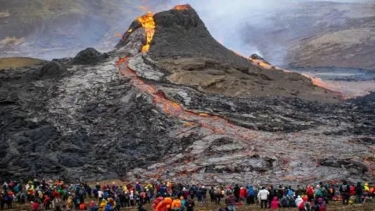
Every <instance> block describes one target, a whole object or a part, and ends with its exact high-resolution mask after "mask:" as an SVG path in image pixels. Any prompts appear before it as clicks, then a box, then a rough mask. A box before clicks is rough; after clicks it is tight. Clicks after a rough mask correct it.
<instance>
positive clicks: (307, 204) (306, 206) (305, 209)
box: [303, 201, 311, 211]
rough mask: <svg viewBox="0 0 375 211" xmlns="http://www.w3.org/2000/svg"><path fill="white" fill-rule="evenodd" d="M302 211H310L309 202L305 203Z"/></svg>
mask: <svg viewBox="0 0 375 211" xmlns="http://www.w3.org/2000/svg"><path fill="white" fill-rule="evenodd" d="M303 208H304V211H311V204H310V202H308V201H307V202H305V203H304V205H303Z"/></svg>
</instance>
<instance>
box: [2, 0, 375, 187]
mask: <svg viewBox="0 0 375 211" xmlns="http://www.w3.org/2000/svg"><path fill="white" fill-rule="evenodd" d="M252 59H254V56H253V57H252V58H251V59H247V58H245V57H243V56H240V55H238V54H236V53H235V52H233V51H231V50H229V49H227V48H225V47H224V46H222V45H221V44H220V43H218V42H217V41H216V40H215V39H213V38H212V36H211V35H210V33H209V32H208V30H207V28H206V27H205V25H204V23H203V22H202V21H201V19H200V18H199V16H198V15H197V13H196V12H195V11H194V9H193V8H191V6H189V5H179V6H176V7H175V8H173V9H171V10H169V11H163V12H160V13H157V14H152V13H147V14H145V15H143V16H141V17H138V18H136V20H134V22H133V23H132V24H131V25H130V27H129V28H128V29H127V30H126V32H125V33H124V35H123V37H122V39H121V40H120V41H119V43H118V44H117V45H116V47H115V49H114V50H113V51H111V52H108V53H105V54H102V53H99V52H97V51H96V50H95V49H92V48H89V49H86V50H84V51H82V52H80V53H79V54H78V55H77V56H76V57H75V58H64V59H56V60H54V61H52V62H44V63H43V64H41V65H33V66H31V67H22V68H17V69H5V70H3V71H1V72H0V93H1V95H0V114H1V116H2V119H1V120H0V130H1V140H2V141H1V142H0V158H1V160H0V166H1V167H2V169H3V170H2V171H1V172H0V177H1V179H8V178H11V179H14V178H23V179H28V178H31V177H44V178H45V177H50V178H56V177H60V178H64V179H65V180H70V179H80V180H85V181H90V180H92V181H94V180H96V181H97V180H105V179H113V178H121V179H125V180H135V179H137V180H138V181H149V180H153V179H162V180H172V181H181V182H189V183H191V182H199V183H206V184H207V183H209V184H214V183H222V182H226V183H227V182H229V183H232V182H236V183H248V182H249V181H251V182H254V183H278V184H280V183H281V182H283V184H285V182H287V183H289V184H294V183H308V182H315V181H328V180H329V181H332V180H338V179H342V178H346V179H349V180H352V181H360V180H367V179H372V178H373V177H374V176H375V169H374V167H375V162H374V161H375V160H374V159H372V158H373V148H372V144H373V142H374V140H375V137H374V135H375V132H374V131H375V124H374V122H373V121H372V120H373V119H374V118H375V113H374V110H373V107H374V105H375V97H374V94H372V95H369V96H366V97H362V98H358V99H355V100H346V101H345V100H342V99H340V97H339V96H338V95H337V93H334V92H331V91H329V90H327V89H325V88H324V87H320V86H317V85H316V84H314V81H312V80H311V79H310V78H307V77H304V76H302V75H299V74H297V73H289V72H286V71H283V70H281V69H278V68H276V67H270V68H268V69H267V68H264V65H262V64H263V63H262V60H260V59H258V58H255V59H257V60H259V61H258V62H254V60H252ZM270 66H272V65H270ZM349 149H350V150H349Z"/></svg>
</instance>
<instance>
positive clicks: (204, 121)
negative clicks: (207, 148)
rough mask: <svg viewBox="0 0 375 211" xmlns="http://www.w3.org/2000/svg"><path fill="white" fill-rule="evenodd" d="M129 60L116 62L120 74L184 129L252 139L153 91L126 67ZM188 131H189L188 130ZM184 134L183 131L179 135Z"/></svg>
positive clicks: (219, 119)
mask: <svg viewBox="0 0 375 211" xmlns="http://www.w3.org/2000/svg"><path fill="white" fill-rule="evenodd" d="M129 59H130V58H127V57H124V58H122V59H120V60H119V61H118V62H117V66H118V68H119V71H120V73H121V74H122V75H123V76H124V77H126V78H130V79H131V82H132V84H133V85H134V86H135V87H137V88H138V89H139V90H140V91H142V92H144V93H147V94H149V95H150V96H152V98H153V102H154V103H155V105H156V106H157V107H158V108H159V109H161V110H162V111H163V112H164V113H165V114H167V115H169V116H170V117H176V118H179V119H180V120H182V121H184V123H183V125H184V126H185V127H189V128H192V127H196V126H199V127H202V128H205V129H208V130H210V131H211V132H212V133H214V134H217V135H223V134H226V135H228V136H232V137H238V138H239V139H241V140H248V141H249V140H251V139H252V138H254V134H253V133H251V130H250V129H247V128H243V127H239V126H236V125H233V124H231V123H229V122H228V121H227V120H226V119H224V118H222V117H218V116H213V115H210V114H206V113H195V112H193V111H188V110H185V109H184V108H183V107H182V106H181V105H179V104H178V103H175V102H173V101H171V100H169V99H167V97H166V96H165V94H164V92H162V91H160V90H155V88H154V87H152V86H151V85H149V84H146V83H145V82H143V81H142V80H141V79H139V78H138V77H137V75H136V74H135V72H134V70H132V69H130V68H129V66H128V61H129ZM188 130H190V129H188ZM182 133H184V131H182V132H180V133H179V134H182Z"/></svg>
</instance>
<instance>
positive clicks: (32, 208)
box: [30, 201, 39, 211]
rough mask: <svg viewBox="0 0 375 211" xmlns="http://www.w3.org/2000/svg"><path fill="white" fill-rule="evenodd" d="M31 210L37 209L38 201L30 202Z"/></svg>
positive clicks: (36, 210) (35, 210)
mask: <svg viewBox="0 0 375 211" xmlns="http://www.w3.org/2000/svg"><path fill="white" fill-rule="evenodd" d="M30 206H31V210H32V211H38V210H39V203H38V202H33V201H31V202H30Z"/></svg>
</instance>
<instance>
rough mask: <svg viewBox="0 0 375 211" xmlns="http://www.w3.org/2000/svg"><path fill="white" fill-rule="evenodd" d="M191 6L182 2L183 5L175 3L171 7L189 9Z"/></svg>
mask: <svg viewBox="0 0 375 211" xmlns="http://www.w3.org/2000/svg"><path fill="white" fill-rule="evenodd" d="M190 8H191V6H190V5H188V4H184V5H176V6H175V7H173V9H174V10H189V9H190Z"/></svg>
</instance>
